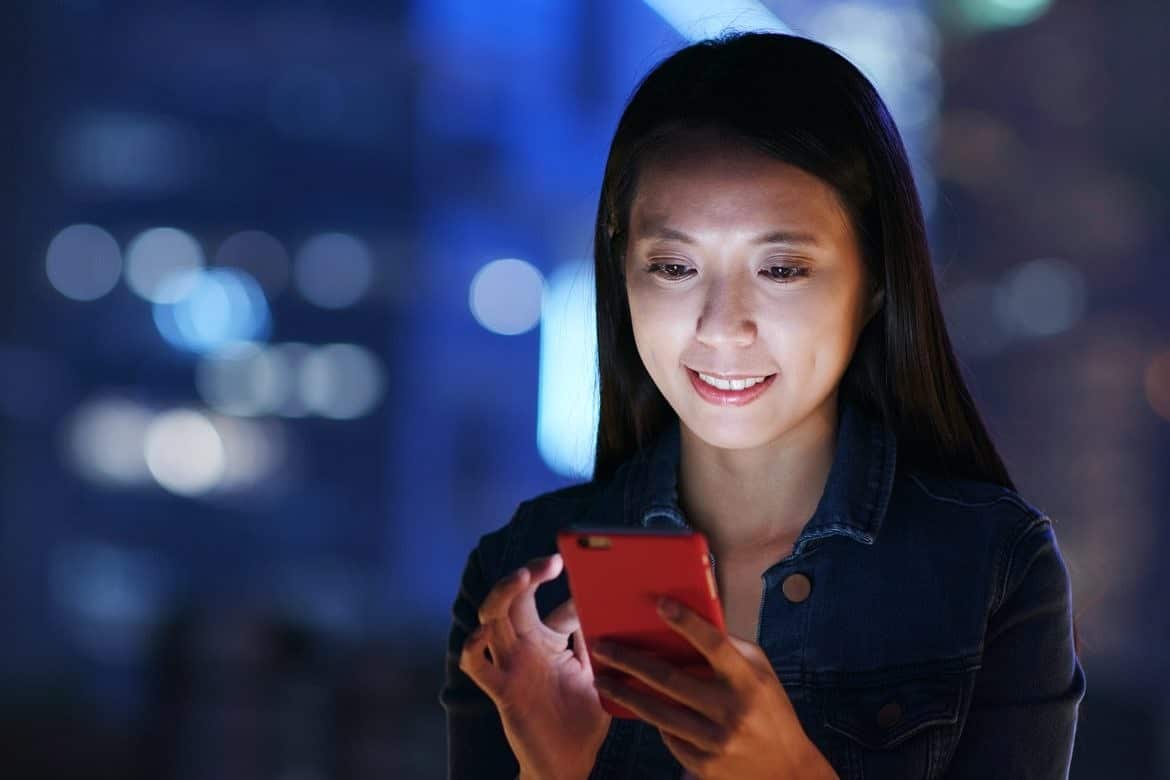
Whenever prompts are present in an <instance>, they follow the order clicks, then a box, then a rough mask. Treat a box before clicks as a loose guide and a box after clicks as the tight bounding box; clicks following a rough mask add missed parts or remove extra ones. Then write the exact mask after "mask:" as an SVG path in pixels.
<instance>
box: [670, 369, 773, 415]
mask: <svg viewBox="0 0 1170 780" xmlns="http://www.w3.org/2000/svg"><path fill="white" fill-rule="evenodd" d="M687 374H688V375H689V376H690V378H691V385H693V386H694V388H695V392H697V393H698V394H699V395H700V396H701V397H702V398H703V400H704V401H707V402H709V403H712V404H715V405H716V406H743V405H744V404H750V403H751V402H752V401H754V400H756V399H757V398H759V397H760V395H761V394H763V393H764V391H765V390H767V389H768V388H769V387H771V386H772V382H773V381H775V379H776V375H775V374H772V375H770V376H769V377H768V378H767V379H765V380H764V381H763V382H760V383H758V384H755V385H752V386H751V387H748V388H745V389H743V390H720V389H719V388H718V387H715V386H714V385H709V384H707V383H706V382H704V381H703V380H702V379H699V373H698V372H697V371H695V370H693V369H690V368H688V369H687Z"/></svg>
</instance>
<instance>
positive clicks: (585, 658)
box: [573, 628, 593, 674]
mask: <svg viewBox="0 0 1170 780" xmlns="http://www.w3.org/2000/svg"><path fill="white" fill-rule="evenodd" d="M573 655H574V656H575V657H576V658H577V660H578V661H580V662H581V667H582V668H583V669H584V670H585V671H586V672H588V673H589V674H593V662H592V661H590V660H589V649H588V648H587V647H585V634H584V633H583V632H582V631H581V629H579V628H578V629H577V630H576V631H574V632H573Z"/></svg>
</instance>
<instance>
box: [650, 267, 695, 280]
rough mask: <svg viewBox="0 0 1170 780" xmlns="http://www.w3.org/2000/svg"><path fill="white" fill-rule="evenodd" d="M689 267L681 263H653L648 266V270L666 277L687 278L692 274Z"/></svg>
mask: <svg viewBox="0 0 1170 780" xmlns="http://www.w3.org/2000/svg"><path fill="white" fill-rule="evenodd" d="M689 270H690V269H688V268H687V267H686V266H685V265H683V264H681V263H651V264H650V265H648V266H646V272H647V273H651V274H657V275H658V276H661V277H662V278H664V279H685V278H686V277H688V276H690V274H689V273H687V272H688V271H689Z"/></svg>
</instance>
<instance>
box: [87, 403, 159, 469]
mask: <svg viewBox="0 0 1170 780" xmlns="http://www.w3.org/2000/svg"><path fill="white" fill-rule="evenodd" d="M151 418H152V414H151V411H150V410H149V409H147V408H146V407H145V406H143V405H142V404H139V403H136V402H134V401H130V400H126V399H121V398H98V399H94V400H91V401H87V402H85V403H83V404H81V405H80V406H79V407H78V408H77V410H76V411H75V412H74V413H73V415H72V417H71V418H70V420H69V422H68V423H67V424H66V428H65V438H66V443H67V449H68V454H69V459H70V461H71V463H72V464H73V466H74V469H75V470H76V471H77V472H78V473H79V474H80V475H81V476H82V477H84V478H85V479H87V480H89V481H90V482H93V483H96V484H98V485H102V486H103V487H131V486H135V485H141V484H144V483H146V482H149V481H150V470H149V469H148V468H147V465H146V458H145V457H144V455H143V442H144V441H145V440H146V430H147V428H148V427H149V426H150V421H151Z"/></svg>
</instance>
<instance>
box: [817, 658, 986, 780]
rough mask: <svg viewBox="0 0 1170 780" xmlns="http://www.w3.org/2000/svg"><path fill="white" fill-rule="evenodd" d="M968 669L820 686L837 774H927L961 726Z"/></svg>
mask: <svg viewBox="0 0 1170 780" xmlns="http://www.w3.org/2000/svg"><path fill="white" fill-rule="evenodd" d="M973 684H974V671H942V672H940V671H932V672H926V673H924V672H922V671H921V670H919V671H918V672H899V673H898V674H891V675H887V676H885V677H884V678H880V679H879V681H878V682H874V683H869V684H844V685H836V686H831V687H828V688H826V689H825V691H824V702H823V703H824V727H825V729H826V732H827V733H828V734H829V735H830V736H831V737H832V743H833V749H832V751H831V752H832V753H833V754H834V755H833V756H830V757H829V758H830V762H831V763H833V764H834V767H835V768H836V769H837V772H838V774H840V775H841V777H842V780H862V778H887V777H897V778H905V780H919V778H933V777H937V776H939V775H940V774H941V773H942V769H943V767H944V766H945V761H946V759H947V758H948V757H949V756H950V754H951V751H952V750H953V749H954V746H955V743H956V742H957V739H958V734H959V731H960V729H961V727H962V724H961V722H960V719H961V715H962V713H963V712H964V711H965V709H966V706H967V704H968V701H969V696H970V692H971V686H972V685H973Z"/></svg>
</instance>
